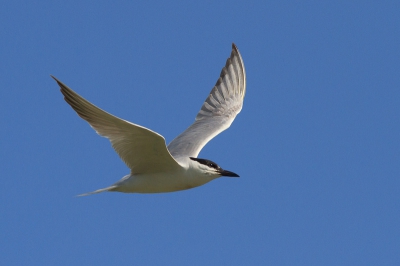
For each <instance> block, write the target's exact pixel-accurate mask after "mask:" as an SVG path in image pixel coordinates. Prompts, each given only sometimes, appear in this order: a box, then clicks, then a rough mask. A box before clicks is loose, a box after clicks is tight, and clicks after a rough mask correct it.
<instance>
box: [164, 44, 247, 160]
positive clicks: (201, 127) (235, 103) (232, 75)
mask: <svg viewBox="0 0 400 266" xmlns="http://www.w3.org/2000/svg"><path fill="white" fill-rule="evenodd" d="M245 92H246V72H245V69H244V64H243V60H242V57H241V55H240V53H239V50H238V48H237V47H236V45H235V44H232V52H231V55H230V57H229V58H228V60H227V61H226V64H225V66H224V67H223V68H222V71H221V74H220V77H219V79H218V81H217V83H216V84H215V86H214V88H213V89H212V90H211V92H210V95H208V97H207V99H206V101H205V102H204V104H203V106H202V107H201V109H200V111H199V113H198V114H197V116H196V120H195V122H194V123H193V124H192V125H191V126H190V127H189V128H187V129H186V130H185V131H184V132H183V133H181V134H180V135H179V136H177V137H176V138H175V139H174V140H173V141H172V142H171V143H170V144H169V145H168V150H169V152H170V153H171V154H172V156H174V158H179V157H197V155H198V154H199V152H200V150H201V149H202V148H203V147H204V145H206V144H207V142H209V141H210V140H211V139H212V138H214V137H215V136H216V135H218V134H219V133H221V132H222V131H224V130H225V129H227V128H228V127H229V126H230V125H231V124H232V122H233V120H234V119H235V117H236V115H237V114H238V113H239V112H240V110H242V105H243V99H244V95H245Z"/></svg>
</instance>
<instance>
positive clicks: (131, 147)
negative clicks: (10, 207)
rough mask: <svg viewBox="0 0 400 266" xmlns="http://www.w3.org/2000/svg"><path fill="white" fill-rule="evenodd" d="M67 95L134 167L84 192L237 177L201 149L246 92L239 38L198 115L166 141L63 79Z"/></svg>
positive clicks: (155, 188) (154, 189) (155, 189)
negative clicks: (89, 98)
mask: <svg viewBox="0 0 400 266" xmlns="http://www.w3.org/2000/svg"><path fill="white" fill-rule="evenodd" d="M51 77H52V78H54V79H55V80H56V81H57V83H58V85H59V86H60V90H61V93H62V94H63V95H64V99H65V101H66V102H67V103H68V104H69V105H70V106H71V107H72V108H73V109H74V110H75V111H76V112H77V114H78V115H79V116H80V117H81V118H83V119H84V120H86V121H87V122H88V123H89V124H90V126H91V127H92V128H93V129H94V130H95V131H96V132H97V133H98V134H99V135H100V136H103V137H106V138H108V139H109V140H110V142H111V144H112V147H113V148H114V149H115V151H116V152H117V153H118V155H119V156H120V157H121V159H122V160H123V161H124V162H125V164H126V165H127V166H128V167H129V168H130V170H131V171H130V173H129V174H128V175H126V176H124V177H123V178H122V179H121V180H119V181H118V182H116V183H115V184H113V185H111V186H109V187H106V188H102V189H98V190H96V191H93V192H89V193H86V194H81V195H79V196H86V195H91V194H95V193H100V192H105V191H116V192H124V193H160V192H173V191H179V190H185V189H190V188H194V187H198V186H201V185H204V184H206V183H208V182H210V181H211V180H214V179H216V178H218V177H221V176H228V177H239V175H237V174H235V173H234V172H231V171H227V170H224V169H222V168H221V167H220V166H219V165H217V164H216V163H214V162H213V161H210V160H207V159H201V158H197V156H198V154H199V152H200V151H201V149H202V148H203V147H204V146H205V145H206V144H207V143H208V142H209V141H210V140H211V139H212V138H214V137H215V136H216V135H218V134H219V133H221V132H222V131H224V130H225V129H227V128H228V127H229V126H230V125H231V124H232V122H233V120H234V119H235V117H236V115H237V114H238V113H239V112H240V111H241V109H242V106H243V99H244V95H245V92H246V72H245V69H244V64H243V60H242V57H241V55H240V53H239V50H238V48H237V47H236V45H235V44H232V52H231V55H230V57H229V58H228V59H227V61H226V64H225V66H224V67H223V68H222V71H221V74H220V76H219V78H218V80H217V83H216V84H215V86H214V87H213V88H212V90H211V92H210V94H209V95H208V97H207V99H206V100H205V102H204V103H203V105H202V107H201V109H200V111H199V112H198V114H197V116H196V119H195V121H194V123H193V124H192V125H190V126H189V127H188V128H187V129H186V130H185V131H183V132H182V133H181V134H180V135H178V136H177V137H176V138H175V139H174V140H172V141H171V143H170V144H169V145H168V146H167V145H166V142H165V139H164V137H163V136H161V135H160V134H158V133H157V132H154V131H152V130H150V129H148V128H145V127H142V126H140V125H136V124H134V123H131V122H129V121H126V120H123V119H120V118H118V117H116V116H114V115H112V114H109V113H107V112H105V111H103V110H102V109H100V108H98V107H96V106H95V105H93V104H92V103H90V102H88V101H87V100H85V99H84V98H82V97H81V96H80V95H78V94H77V93H76V92H74V91H73V90H71V89H70V88H68V87H67V86H66V85H65V84H64V83H62V82H61V81H59V80H58V79H57V78H55V77H53V76H51Z"/></svg>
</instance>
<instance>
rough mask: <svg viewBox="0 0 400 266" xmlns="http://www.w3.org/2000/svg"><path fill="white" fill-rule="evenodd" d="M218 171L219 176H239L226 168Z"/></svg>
mask: <svg viewBox="0 0 400 266" xmlns="http://www.w3.org/2000/svg"><path fill="white" fill-rule="evenodd" d="M219 173H220V174H221V176H230V177H239V175H238V174H235V173H234V172H231V171H227V170H221V171H220V172H219Z"/></svg>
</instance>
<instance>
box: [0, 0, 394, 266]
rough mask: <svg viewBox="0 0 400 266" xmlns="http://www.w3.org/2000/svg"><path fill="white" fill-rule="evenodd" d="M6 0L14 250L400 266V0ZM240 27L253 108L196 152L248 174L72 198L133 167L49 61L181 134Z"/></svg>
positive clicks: (144, 259) (123, 107)
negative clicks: (183, 186) (72, 97)
mask: <svg viewBox="0 0 400 266" xmlns="http://www.w3.org/2000/svg"><path fill="white" fill-rule="evenodd" d="M1 6H2V7H1V9H0V25H1V26H0V36H1V42H0V58H1V60H0V67H1V70H0V76H1V78H0V88H1V89H0V102H1V105H0V110H1V113H2V116H1V117H0V119H1V120H0V123H1V125H2V127H1V130H0V134H1V136H0V137H1V138H0V139H1V141H0V142H1V158H2V160H1V169H2V174H1V176H2V178H1V184H2V185H1V186H0V200H1V202H2V203H1V205H0V215H1V219H0V250H1V251H0V259H1V261H2V263H4V265H400V252H399V250H400V226H399V225H400V212H399V209H400V194H399V189H400V181H399V180H400V179H399V177H400V164H399V159H400V143H399V136H400V126H399V116H400V107H399V105H400V89H399V88H400V75H399V71H400V52H399V47H400V17H399V15H398V11H399V10H400V3H399V2H398V1H379V2H378V1H331V2H328V1H306V2H304V1H269V2H268V1H250V2H245V1H242V2H232V1H218V3H216V2H215V1H198V2H187V1H172V2H171V1H170V2H164V1H147V2H145V1H143V2H133V1H117V2H113V3H111V2H106V1H103V2H100V1H63V2H61V1H8V2H6V3H2V5H1ZM232 42H235V43H236V44H237V46H238V47H239V50H240V52H241V54H242V56H243V60H244V63H245V66H246V71H247V81H248V82H247V94H246V98H245V102H244V107H243V110H242V112H241V113H240V114H239V115H238V116H237V118H236V120H235V122H234V123H233V124H232V126H231V128H230V129H229V130H227V131H225V132H223V133H222V134H221V135H219V136H218V137H216V138H215V139H213V140H212V141H211V142H210V143H209V144H208V145H207V146H206V147H205V148H204V149H203V150H202V152H201V153H200V156H199V157H201V158H207V159H211V160H213V161H215V162H217V163H218V164H220V165H221V166H222V167H223V168H226V169H228V170H231V171H234V172H236V173H238V174H239V175H240V176H241V177H240V178H238V179H231V178H220V179H218V180H216V181H213V182H211V183H208V184H206V185H204V186H202V187H199V188H195V189H191V190H187V191H182V192H177V193H167V194H148V195H141V194H122V193H121V194H119V193H103V194H99V195H93V196H90V197H83V198H77V197H74V196H75V195H77V194H80V193H84V192H88V191H92V190H95V189H98V188H102V187H105V186H108V185H110V184H112V183H114V182H115V181H117V180H119V179H120V178H121V177H122V176H124V175H125V174H127V173H128V172H129V170H128V168H127V167H126V166H125V165H124V163H123V162H122V161H121V160H120V159H119V157H118V156H117V154H116V153H115V152H114V151H113V149H112V148H111V146H110V144H109V142H108V141H107V140H106V139H104V138H101V137H99V136H97V135H96V134H95V132H94V131H93V130H92V129H91V128H90V127H89V126H88V124H87V123H86V122H85V121H83V120H82V119H80V118H79V117H78V116H77V115H76V114H75V112H74V111H73V110H72V109H71V108H70V107H69V106H68V105H67V104H66V103H65V102H64V100H63V97H62V95H61V93H60V92H59V88H58V86H57V84H56V83H55V82H54V80H52V79H51V78H50V74H52V75H54V76H56V77H57V78H59V79H60V80H61V81H63V82H64V83H65V84H67V85H68V86H69V87H71V88H72V89H74V90H75V91H77V92H78V93H79V94H81V95H82V96H83V97H85V98H86V99H88V100H89V101H91V102H93V103H94V104H96V105H97V106H99V107H101V108H103V109H105V110H107V111H108V112H110V113H112V114H114V115H117V116H119V117H121V118H124V119H126V120H129V121H132V122H134V123H137V124H139V125H142V126H145V127H148V128H150V129H152V130H154V131H156V132H159V133H160V134H162V135H163V136H164V137H165V138H166V140H167V142H169V141H171V140H172V139H173V138H174V137H175V136H176V135H178V134H179V133H180V132H182V131H183V130H184V129H185V128H186V127H187V126H189V125H190V124H191V123H192V122H193V120H194V118H195V116H196V114H197V112H198V110H199V109H200V107H201V105H202V102H203V100H204V99H205V98H206V97H207V94H208V93H209V91H210V90H211V88H212V87H213V85H214V84H215V82H216V80H217V78H218V75H219V73H220V70H221V68H222V67H223V66H224V64H225V60H226V58H227V57H228V56H229V54H230V50H231V43H232Z"/></svg>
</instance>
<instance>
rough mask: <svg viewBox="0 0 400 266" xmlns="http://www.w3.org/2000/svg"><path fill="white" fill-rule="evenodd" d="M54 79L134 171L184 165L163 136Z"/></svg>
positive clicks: (166, 169) (135, 172) (149, 171)
mask: <svg viewBox="0 0 400 266" xmlns="http://www.w3.org/2000/svg"><path fill="white" fill-rule="evenodd" d="M52 78H54V79H55V80H56V81H57V83H58V85H59V86H60V88H61V92H62V94H64V99H65V101H66V102H67V103H68V104H69V105H70V106H71V107H72V108H73V109H74V110H75V111H76V112H77V113H78V115H79V116H80V117H81V118H83V119H84V120H86V121H87V122H88V123H89V124H90V126H91V127H92V128H93V129H94V130H96V132H97V133H98V134H99V135H101V136H103V137H106V138H108V139H109V140H110V141H111V144H112V146H113V148H114V149H115V151H116V152H117V153H118V155H119V156H120V157H121V159H122V160H123V161H124V162H125V164H126V165H127V166H128V167H129V168H130V169H131V171H132V173H133V174H142V173H155V172H167V171H174V170H177V169H178V168H180V167H181V166H180V165H179V164H178V163H177V162H176V161H175V159H174V158H173V157H172V156H171V154H170V153H169V151H168V149H167V147H166V144H165V139H164V137H163V136H161V135H160V134H158V133H156V132H154V131H151V130H150V129H147V128H145V127H142V126H139V125H135V124H133V123H131V122H128V121H125V120H122V119H120V118H118V117H116V116H113V115H111V114H109V113H107V112H105V111H103V110H101V109H100V108H98V107H96V106H94V105H93V104H91V103H90V102H88V101H87V100H85V99H84V98H82V97H81V96H79V95H78V94H77V93H76V92H74V91H73V90H71V89H70V88H68V87H67V86H66V85H65V84H63V83H62V82H61V81H59V80H58V79H56V78H55V77H53V76H52Z"/></svg>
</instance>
